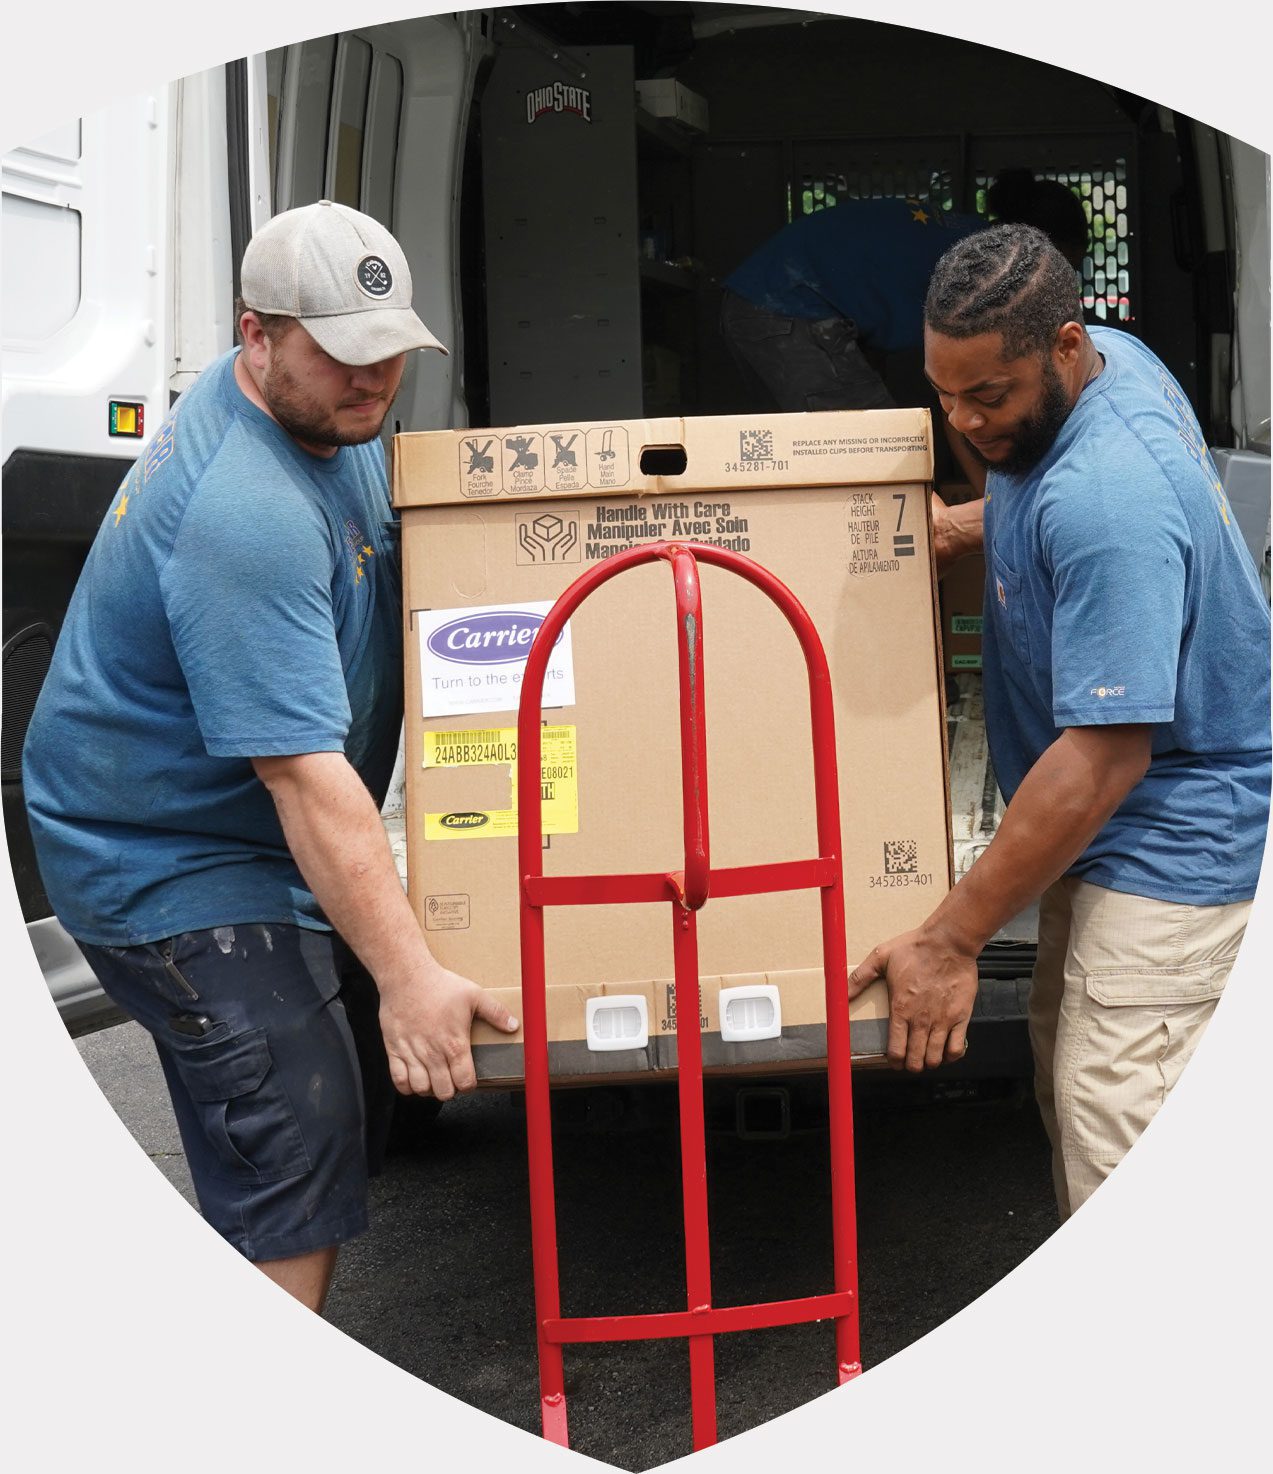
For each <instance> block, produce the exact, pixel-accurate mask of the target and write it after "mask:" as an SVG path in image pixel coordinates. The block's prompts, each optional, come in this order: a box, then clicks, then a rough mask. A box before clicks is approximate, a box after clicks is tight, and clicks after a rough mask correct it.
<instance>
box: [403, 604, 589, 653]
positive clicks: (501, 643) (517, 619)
mask: <svg viewBox="0 0 1273 1474" xmlns="http://www.w3.org/2000/svg"><path fill="white" fill-rule="evenodd" d="M543 622H544V617H543V615H542V614H528V613H527V612H526V611H525V610H520V609H495V610H489V611H486V612H484V613H482V614H472V615H468V616H465V617H463V618H460V619H452V620H450V621H449V622H448V623H447V624H444V625H439V627H438V628H437V629H435V630H434V631H433V633H432V634H431V635H430V636H429V638H428V641H427V642H426V643H427V644H428V647H429V649H430V650H431V651H432V652H433V653H434V655H436V656H437V657H438V658H439V659H440V660H449V661H451V662H452V663H453V664H455V665H507V664H508V662H509V661H512V660H524V659H525V658H526V656H527V655H529V654H530V647H531V642H532V641H533V640H534V638H535V636H536V635H537V634H538V633H539V627H540V625H541V624H543ZM565 633H566V632H565V630H564V629H563V630H562V631H561V633H560V634H559V635H558V636H557V639H556V642H555V643H556V644H560V643H561V640H562V637H563V636H564V635H565Z"/></svg>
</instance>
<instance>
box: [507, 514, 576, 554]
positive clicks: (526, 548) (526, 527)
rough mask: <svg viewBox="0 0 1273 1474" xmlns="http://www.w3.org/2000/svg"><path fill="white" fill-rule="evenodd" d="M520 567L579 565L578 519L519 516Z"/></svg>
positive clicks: (550, 516)
mask: <svg viewBox="0 0 1273 1474" xmlns="http://www.w3.org/2000/svg"><path fill="white" fill-rule="evenodd" d="M515 526H516V536H517V561H518V563H519V564H522V565H526V564H543V563H578V562H579V558H580V552H581V547H580V543H579V519H578V517H560V516H558V515H557V513H556V512H543V513H540V514H539V515H538V516H529V515H527V516H525V517H518V518H517V521H516V524H515Z"/></svg>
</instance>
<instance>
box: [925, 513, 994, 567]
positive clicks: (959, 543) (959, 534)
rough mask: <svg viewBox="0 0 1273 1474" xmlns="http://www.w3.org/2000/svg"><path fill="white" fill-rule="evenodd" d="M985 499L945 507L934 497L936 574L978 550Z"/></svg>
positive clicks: (980, 547)
mask: <svg viewBox="0 0 1273 1474" xmlns="http://www.w3.org/2000/svg"><path fill="white" fill-rule="evenodd" d="M984 511H985V503H984V502H983V501H982V500H981V498H980V497H978V498H977V499H976V500H975V501H971V502H960V503H959V504H958V505H957V506H953V507H948V506H946V505H945V503H944V502H942V501H941V500H940V499H938V498H934V505H933V556H934V559H935V560H936V563H937V576H938V578H940V577H941V576H942V574H944V573H945V572H946V571H947V570H948V569H949V568H950V566H951V565H952V564H953V563H957V562H958V561H959V559H960V558H966V557H968V556H969V554H971V553H979V552H981V550H982V546H983V543H982V516H983V513H984Z"/></svg>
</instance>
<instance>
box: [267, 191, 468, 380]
mask: <svg viewBox="0 0 1273 1474" xmlns="http://www.w3.org/2000/svg"><path fill="white" fill-rule="evenodd" d="M240 280H241V284H242V285H241V288H240V290H241V293H242V296H243V300H244V302H245V303H246V304H247V305H248V306H249V307H251V308H252V309H253V310H254V311H256V312H264V313H277V314H279V315H281V316H283V317H294V318H295V319H296V320H297V321H298V322H299V323H300V325H301V326H302V327H303V328H304V329H305V330H306V332H307V333H309V335H310V337H312V338H313V339H314V341H315V342H316V343H317V344H318V346H319V347H320V348H321V349H322V350H323V351H324V352H325V353H329V354H330V355H331V356H332V357H333V358H334V359H335V360H336V361H337V363H346V364H351V365H363V364H368V363H381V362H383V361H384V360H385V359H386V358H394V357H396V356H397V355H398V354H399V353H406V352H408V351H409V350H410V349H412V348H437V349H438V350H439V351H440V352H442V353H445V352H446V351H447V350H446V349H445V348H444V347H443V345H442V344H441V343H439V342H438V340H437V339H436V338H435V337H434V336H433V334H432V333H431V332H430V331H429V330H428V328H426V327H425V325H424V324H423V323H422V322H421V321H420V319H419V318H418V317H417V316H416V315H415V313H414V312H413V311H412V310H411V272H410V269H409V268H408V266H407V258H406V257H405V256H404V255H403V254H402V247H401V246H399V244H398V242H397V241H396V240H394V238H393V236H391V235H390V234H389V232H388V231H387V230H386V229H385V228H384V226H383V225H381V224H380V222H379V221H377V220H373V219H372V218H371V216H370V215H363V214H361V213H360V212H359V211H357V210H351V209H350V208H349V206H348V205H338V204H336V203H335V202H334V201H332V200H319V201H318V203H317V204H315V205H302V206H301V207H300V208H299V209H296V210H285V211H284V212H283V213H282V214H281V215H276V216H275V217H274V218H273V219H272V220H269V221H267V222H266V223H265V224H264V225H263V226H262V227H261V228H260V230H258V231H257V233H256V234H255V235H254V236H253V237H252V239H251V240H250V241H249V242H248V248H247V250H246V251H245V252H244V253H243V267H242V271H241V274H240Z"/></svg>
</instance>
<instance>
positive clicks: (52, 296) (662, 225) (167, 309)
mask: <svg viewBox="0 0 1273 1474" xmlns="http://www.w3.org/2000/svg"><path fill="white" fill-rule="evenodd" d="M1023 164H1024V165H1029V166H1031V167H1032V168H1033V169H1034V170H1035V171H1036V173H1038V174H1040V175H1046V176H1048V177H1051V178H1055V179H1060V180H1062V181H1063V182H1065V183H1067V184H1069V185H1070V187H1071V188H1073V189H1074V190H1075V191H1076V193H1077V194H1078V195H1079V196H1080V198H1082V199H1083V200H1084V201H1085V203H1086V204H1087V205H1088V207H1089V214H1090V217H1091V219H1092V223H1093V238H1092V247H1091V251H1090V253H1089V255H1088V258H1087V260H1086V261H1085V263H1084V266H1083V288H1084V298H1085V306H1086V310H1087V312H1088V314H1089V316H1090V318H1091V319H1092V320H1093V321H1104V322H1108V323H1112V324H1114V325H1118V326H1122V327H1124V328H1126V329H1128V330H1129V331H1132V332H1134V333H1136V334H1138V335H1139V336H1141V337H1143V339H1144V340H1145V341H1146V342H1147V343H1148V344H1149V346H1150V347H1151V348H1153V349H1154V351H1155V352H1156V353H1158V355H1159V356H1160V357H1161V358H1162V359H1163V360H1164V361H1165V362H1166V363H1167V365H1168V367H1169V368H1170V369H1171V370H1172V372H1173V373H1174V374H1175V375H1176V377H1177V378H1178V379H1179V380H1180V382H1181V384H1182V385H1183V386H1184V388H1185V390H1186V392H1187V393H1188V394H1189V396H1190V398H1191V400H1192V401H1193V404H1194V407H1195V409H1196V410H1197V411H1198V414H1199V418H1200V420H1201V422H1202V425H1203V428H1204V431H1205V432H1206V434H1207V437H1208V441H1209V443H1210V444H1211V445H1212V446H1213V447H1217V448H1218V449H1217V450H1216V452H1215V453H1216V460H1217V463H1218V465H1219V466H1220V469H1221V473H1222V475H1223V476H1224V478H1225V481H1226V486H1227V490H1228V493H1229V497H1230V501H1231V503H1232V504H1233V506H1234V507H1235V509H1236V511H1237V515H1238V519H1239V521H1240V523H1241V525H1242V528H1243V531H1244V534H1245V535H1246V539H1247V543H1248V546H1249V547H1250V549H1251V553H1252V557H1253V558H1254V559H1255V560H1256V562H1257V564H1258V565H1260V566H1261V568H1262V569H1263V572H1264V577H1265V580H1266V588H1267V579H1268V560H1269V551H1268V549H1269V542H1268V513H1269V357H1268V324H1269V185H1268V160H1267V157H1266V156H1265V155H1263V154H1262V153H1260V152H1258V151H1257V150H1255V149H1253V148H1252V147H1250V146H1249V145H1247V144H1244V143H1242V142H1241V141H1239V140H1237V139H1234V138H1230V137H1227V136H1225V135H1222V134H1219V133H1217V132H1216V131H1215V130H1214V129H1212V128H1210V127H1208V126H1207V125H1206V124H1204V123H1201V122H1198V121H1197V120H1194V119H1191V118H1188V117H1185V116H1183V115H1182V114H1179V113H1174V112H1170V111H1168V110H1167V109H1165V108H1162V107H1160V106H1158V105H1157V104H1156V103H1154V102H1152V101H1150V100H1147V99H1145V98H1141V97H1136V96H1133V95H1131V94H1128V93H1126V92H1121V91H1118V90H1117V89H1115V88H1112V87H1110V86H1107V85H1105V84H1103V83H1098V82H1094V81H1090V80H1088V79H1086V78H1083V77H1081V76H1078V75H1076V74H1074V73H1070V72H1064V71H1061V70H1059V69H1057V68H1055V67H1050V66H1047V65H1044V64H1042V63H1039V62H1035V61H1031V60H1028V59H1025V58H1018V57H1013V56H1011V55H1009V54H1006V53H1004V52H1000V51H993V50H990V49H988V48H984V47H980V46H976V45H973V44H970V43H966V42H962V41H957V40H952V39H950V38H947V37H941V36H935V35H928V34H925V33H923V32H917V31H912V30H904V29H901V28H895V27H890V26H887V25H883V24H880V23H878V22H873V21H863V20H853V19H845V18H838V17H822V16H817V15H815V14H812V13H809V12H804V13H801V12H792V11H763V10H757V9H755V8H751V7H740V6H733V5H717V6H709V5H689V4H684V5H674V4H658V5H643V4H633V5H626V6H622V7H618V6H610V5H597V6H589V5H536V6H534V7H525V8H519V9H507V10H498V9H493V10H485V11H466V12H459V13H452V14H447V15H438V16H427V17H421V18H419V19H414V20H405V21H400V22H395V23H392V24H387V25H382V26H373V27H368V28H365V29H356V30H351V31H347V32H343V33H341V34H340V35H336V36H328V37H324V38H321V39H319V40H312V41H306V42H303V43H300V44H297V45H294V46H289V47H287V48H285V49H282V50H278V51H272V52H269V53H268V54H265V55H258V56H253V57H249V58H247V59H246V60H242V61H238V62H234V63H232V64H230V65H229V66H227V67H225V68H219V69H216V70H214V71H210V72H206V73H202V74H199V75H197V76H193V77H189V78H186V79H184V80H182V81H180V82H176V83H173V84H172V85H170V86H169V87H167V88H165V89H163V90H161V91H159V92H156V93H154V94H153V95H148V96H144V97H139V98H132V99H127V100H125V101H123V102H120V103H118V104H116V105H115V106H113V107H111V108H109V109H107V110H106V111H105V112H103V113H101V114H98V115H95V116H93V117H88V118H84V119H81V120H79V121H78V122H73V123H69V124H67V125H66V126H65V127H63V128H60V129H58V130H56V131H55V132H54V133H52V134H49V135H46V136H45V137H44V138H41V139H38V140H34V141H33V142H31V143H30V144H29V145H27V146H26V147H24V148H19V149H15V150H13V151H12V152H10V153H9V154H8V155H6V156H5V158H4V161H3V188H4V237H3V248H4V258H5V259H4V265H5V268H6V269H5V272H4V302H3V326H4V353H5V376H4V385H3V393H4V401H3V474H4V497H3V519H4V520H3V556H4V570H3V573H4V693H3V694H4V707H3V711H4V718H3V733H2V736H3V762H2V767H3V773H2V777H3V800H4V821H5V828H6V831H7V833H8V840H9V853H10V859H11V862H12V865H13V870H14V875H15V879H16V882H17V888H18V893H19V897H20V900H21V904H22V908H23V913H24V916H25V918H26V922H27V927H28V931H29V934H30V937H31V940H32V942H33V944H34V946H35V949H36V952H37V955H38V956H39V958H40V961H41V963H42V965H43V968H44V972H45V976H46V977H47V979H48V981H49V983H50V986H51V988H52V990H53V993H54V995H55V997H56V999H57V1002H58V1005H59V1008H60V1009H61V1011H62V1014H63V1017H64V1018H65V1020H66V1022H67V1024H68V1026H69V1027H70V1028H71V1029H72V1030H73V1031H75V1032H82V1031H85V1030H87V1029H91V1028H94V1027H98V1026H100V1025H101V1024H102V1023H104V1022H109V1021H111V1019H112V1013H111V1010H110V1008H109V1006H108V1005H106V1003H105V1000H103V998H102V996H101V994H100V991H99V990H98V989H97V987H96V983H95V980H94V979H93V977H92V975H91V973H89V972H88V970H87V968H86V967H85V965H84V963H83V961H82V959H81V958H80V956H79V953H78V951H77V950H76V949H75V947H74V945H73V944H72V943H71V942H70V940H69V938H68V937H66V935H65V933H64V932H63V931H62V930H61V928H60V927H59V925H58V923H57V922H56V920H55V919H53V918H52V917H51V916H50V915H49V908H48V903H47V900H46V898H45V896H44V892H43V889H42V887H41V884H40V879H39V874H38V870H37V869H36V865H35V861H34V857H33V855H32V853H31V845H30V839H29V835H28V831H27V828H26V821H25V814H24V809H23V804H22V792H21V773H20V754H21V745H22V739H23V736H24V734H25V730H26V722H27V719H28V718H29V714H30V711H31V707H32V705H33V703H34V700H35V697H36V694H37V693H38V690H39V687H40V683H41V680H42V679H43V674H44V672H45V670H47V666H48V660H49V656H50V653H51V650H52V647H53V643H54V641H55V640H56V637H57V631H58V628H59V624H60V621H61V618H62V615H63V612H64V610H65V607H66V603H67V600H68V598H69V596H70V593H71V590H72V588H73V586H74V583H75V579H76V576H77V574H78V571H79V568H80V566H81V564H82V561H83V558H84V555H85V553H86V552H87V549H88V546H89V543H90V542H91V540H92V537H93V535H94V533H95V531H96V529H97V526H98V524H99V522H100V521H101V519H102V517H103V515H104V514H105V512H106V509H107V507H108V506H109V504H110V503H111V501H112V500H113V496H114V492H115V490H116V488H117V486H118V484H119V482H120V480H121V479H122V477H123V475H124V473H125V471H126V470H127V468H128V466H129V464H130V463H131V461H132V460H133V459H134V458H135V456H136V455H137V453H138V451H139V450H140V449H141V447H142V446H143V445H144V444H145V443H146V439H147V437H148V435H149V434H150V433H151V432H152V431H153V430H154V429H155V428H156V427H157V426H158V424H159V422H160V421H161V420H162V418H163V415H164V413H165V411H166V410H167V408H168V406H169V404H170V402H171V400H172V398H173V397H174V396H175V395H177V394H179V393H180V392H181V391H182V389H183V388H185V387H186V386H187V385H188V384H189V383H190V382H191V381H192V380H193V378H194V377H195V376H196V375H197V374H198V373H199V371H200V370H201V369H202V368H204V367H205V366H206V365H207V364H208V363H209V362H211V361H212V359H213V358H215V357H216V356H217V355H218V354H219V353H221V352H223V351H224V350H225V349H226V348H228V347H229V346H230V344H231V342H232V331H233V329H232V304H233V300H234V295H235V285H236V283H235V271H236V264H237V262H238V260H239V258H240V256H241V254H242V250H243V247H244V244H245V242H246V241H247V239H248V237H249V236H250V235H251V233H252V231H253V229H254V228H255V227H256V226H258V225H259V224H260V223H261V222H262V221H263V220H265V219H266V218H268V217H269V215H270V214H272V213H274V212H275V211H278V210H282V209H287V208H289V207H291V206H293V205H299V204H304V203H307V202H309V201H312V200H316V199H319V198H330V199H335V200H340V201H342V202H344V203H347V204H350V205H354V206H356V207H358V208H360V209H362V210H365V211H367V212H368V213H369V214H372V215H374V216H376V217H377V218H378V219H380V220H382V221H383V222H384V223H385V224H387V225H388V226H389V227H390V228H391V229H392V230H393V231H394V233H395V235H396V236H397V237H398V239H399V241H400V242H401V243H402V246H403V249H404V250H405V252H406V255H407V258H408V260H409V262H410V265H411V271H412V276H413V280H414V283H415V294H416V297H415V300H416V306H417V309H418V311H419V312H420V315H421V316H422V317H423V318H424V320H425V321H426V322H427V323H428V324H429V326H430V327H431V328H432V329H433V330H434V331H435V332H436V333H437V334H438V336H439V337H440V338H441V339H442V340H443V341H444V342H445V343H447V344H448V345H449V346H450V348H451V355H450V356H449V357H447V358H443V357H441V356H440V355H435V354H428V355H413V362H412V363H411V365H410V367H409V371H408V374H407V377H406V379H405V381H404V387H403V390H402V393H401V396H400V398H399V400H398V402H397V404H396V405H395V408H394V411H393V416H392V420H391V423H390V424H389V425H388V426H387V427H386V433H387V434H389V433H392V432H393V431H395V430H397V429H406V430H421V429H430V428H439V427H446V426H455V425H464V424H474V425H499V424H513V423H517V422H525V421H543V420H553V419H579V418H583V419H603V418H618V417H624V418H631V417H638V416H641V415H643V414H645V415H658V414H700V413H701V414H710V413H720V412H728V411H733V412H745V411H746V410H748V409H750V408H752V407H753V405H755V407H757V408H758V407H760V406H759V404H756V403H755V401H754V399H753V398H752V396H753V395H754V392H755V391H754V389H753V388H752V387H751V386H749V385H747V384H745V383H744V382H743V381H742V380H741V379H740V378H739V377H738V374H737V370H736V369H735V367H734V365H733V363H732V361H731V359H730V358H729V355H728V353H727V351H726V349H725V347H724V345H723V343H722V342H721V340H720V337H719V334H718V332H717V327H716V324H717V312H718V306H719V300H720V281H721V279H722V278H723V277H724V276H725V275H726V274H727V273H728V272H729V271H730V270H731V269H732V268H733V267H734V266H735V265H737V264H738V262H739V261H741V260H742V259H743V257H744V256H745V255H746V254H747V253H748V251H749V250H750V249H751V248H752V247H753V246H755V245H756V244H758V243H759V242H760V241H761V240H762V239H764V238H765V237H766V236H767V235H768V234H770V233H771V232H772V231H773V230H775V229H777V228H778V227H779V226H780V225H781V224H782V223H784V222H785V221H786V220H788V219H790V218H792V216H793V215H795V214H799V213H802V212H808V211H812V210H816V209H824V208H832V207H834V205H835V203H836V202H837V201H838V200H840V199H845V198H855V197H863V196H881V195H884V196H887V195H898V196H906V195H916V194H918V195H923V196H932V197H934V198H935V199H936V200H937V201H938V202H939V203H942V204H944V205H947V206H948V207H952V208H955V209H962V210H969V211H971V210H974V209H978V208H984V194H985V188H986V185H987V182H988V181H989V180H990V179H991V178H992V177H993V176H994V174H995V173H996V172H997V171H999V170H1001V169H1003V168H1005V167H1010V166H1014V165H1023ZM885 368H886V372H888V373H889V374H890V375H891V382H892V383H895V384H896V383H905V382H906V378H905V376H906V374H907V373H908V372H910V366H908V365H906V364H903V363H898V364H893V365H885ZM920 392H922V391H921V390H919V389H918V388H917V389H916V393H920ZM939 439H940V437H939ZM939 449H940V447H939ZM952 474H953V472H952V469H951V468H947V467H940V468H939V479H940V478H941V477H942V476H951V475H952ZM1256 658H1259V657H1258V655H1257V657H1256ZM978 688H979V682H978V678H977V676H976V673H975V671H972V672H969V673H967V674H961V675H959V676H958V678H957V680H956V681H955V682H954V683H953V684H952V687H951V689H950V696H951V698H952V706H951V731H952V736H953V738H954V741H953V747H952V783H953V786H954V789H955V792H954V815H955V825H956V839H957V855H956V864H957V869H958V870H959V871H960V872H962V870H964V869H966V867H967V865H968V864H970V863H971V862H972V860H973V859H974V858H975V856H976V854H977V853H979V851H980V850H981V849H982V848H984V846H985V844H986V843H988V842H989V838H990V836H991V835H992V834H993V832H994V826H995V823H996V822H997V816H998V813H999V812H1000V810H1001V800H999V799H998V797H997V791H996V786H995V782H994V775H993V772H992V771H991V770H990V767H989V759H988V756H987V754H986V750H985V743H984V733H983V731H982V729H981V727H980V723H979V709H980V708H979V689H978ZM391 804H392V800H391ZM396 822H400V821H396V820H395V819H394V817H393V816H392V814H391V815H390V824H391V826H392V825H394V824H395V823H396ZM1032 954H1033V931H1032V919H1031V918H1030V917H1029V916H1026V917H1023V918H1021V919H1019V921H1018V922H1017V923H1016V924H1014V925H1013V926H1011V927H1009V928H1006V929H1005V933H1004V934H1002V935H1001V937H1000V938H999V939H997V940H996V942H995V943H993V944H992V945H991V947H990V948H989V949H988V950H987V953H986V956H985V958H984V960H983V997H982V1000H981V1003H980V1005H979V1012H980V1014H981V1016H982V1018H983V1020H984V1021H985V1023H986V1024H989V1023H990V1022H991V1021H992V1020H996V1019H997V1020H1001V1021H1005V1022H1012V1023H1013V1024H1014V1026H1015V1025H1016V1024H1019V1021H1020V1018H1021V1015H1022V1012H1023V1008H1022V1004H1023V1001H1024V990H1025V986H1026V980H1027V979H1028V977H1029V971H1030V963H1031V958H1032ZM993 1032H994V1031H992V1030H989V1029H986V1030H984V1031H983V1033H984V1034H990V1033H993ZM1000 1036H1001V1037H1002V1038H1003V1039H1004V1040H1005V1041H1006V1042H1005V1049H1007V1050H1009V1051H1015V1052H1016V1059H1017V1061H1018V1062H1020V1061H1022V1060H1024V1059H1025V1058H1026V1057H1025V1054H1024V1043H1023V1040H1022V1039H1021V1038H1020V1033H1019V1029H1018V1030H1016V1031H1015V1032H1014V1031H1011V1030H1005V1031H1000ZM980 1037H982V1036H980V1035H979V1038H980ZM1008 1041H1015V1042H1008ZM978 1055H979V1058H980V1060H981V1061H982V1062H983V1068H994V1067H997V1066H996V1065H995V1064H993V1063H992V1062H993V1060H994V1051H993V1050H992V1049H988V1048H987V1047H986V1046H985V1045H979V1049H978ZM1001 1063H1004V1065H1005V1067H1007V1065H1008V1064H1010V1063H1011V1061H1009V1060H1008V1059H1007V1056H1006V1055H1005V1056H1004V1057H1003V1060H1001Z"/></svg>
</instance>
